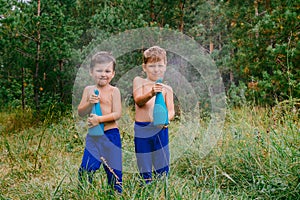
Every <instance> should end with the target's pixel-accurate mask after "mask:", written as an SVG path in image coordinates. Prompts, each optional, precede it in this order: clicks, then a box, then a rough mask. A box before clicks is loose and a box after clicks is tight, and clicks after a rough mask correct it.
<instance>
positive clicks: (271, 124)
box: [0, 107, 300, 199]
mask: <svg viewBox="0 0 300 200" xmlns="http://www.w3.org/2000/svg"><path fill="white" fill-rule="evenodd" d="M275 109H276V110H274V109H273V110H272V109H268V108H256V107H242V108H238V109H228V110H227V115H226V122H225V125H224V129H223V135H222V137H221V139H220V140H219V141H218V143H217V145H216V146H214V147H213V149H212V151H210V153H209V154H208V155H206V156H205V157H202V155H201V154H200V153H199V148H200V146H201V144H202V143H201V142H202V141H201V139H199V138H195V139H194V140H193V141H192V142H191V144H190V148H188V149H185V151H184V152H181V154H182V155H181V156H180V157H178V158H176V160H173V161H172V165H171V172H170V176H169V177H168V179H161V180H155V181H154V182H153V183H152V184H150V185H148V186H141V184H140V179H139V177H138V175H137V174H134V173H128V172H125V173H124V176H123V181H124V182H123V187H124V188H123V189H124V192H123V194H122V195H121V196H120V195H116V194H115V193H114V192H112V191H111V189H110V187H109V186H108V185H107V183H106V175H105V173H104V170H103V168H101V170H99V172H97V173H96V177H95V179H94V180H95V181H94V183H93V184H92V185H89V187H87V188H85V189H84V190H80V189H79V188H78V181H77V170H78V167H79V164H80V162H81V156H82V152H83V148H84V134H83V133H78V132H77V131H76V128H75V127H74V123H73V119H72V117H71V116H66V117H65V118H64V119H63V120H62V121H61V123H60V124H51V123H50V124H48V123H45V124H44V125H40V126H30V128H24V127H23V125H22V124H21V123H20V124H21V125H18V126H20V127H21V128H18V129H17V130H16V131H14V130H13V129H7V128H6V127H7V126H8V125H7V124H6V120H5V119H8V118H9V119H10V120H15V118H14V117H13V116H12V115H10V114H9V113H1V117H0V123H1V124H0V125H1V143H0V151H1V154H0V161H1V164H0V181H1V182H0V194H1V196H0V199H114V198H116V199H297V198H299V196H300V192H299V191H300V185H299V182H300V181H299V180H300V176H299V174H300V149H299V146H300V127H299V122H298V121H299V120H298V118H299V112H294V111H291V112H286V111H284V112H283V111H282V112H281V111H279V112H278V109H279V108H275ZM280 109H281V108H280ZM274 113H275V114H274ZM278 113H285V114H284V115H281V114H278ZM205 123H207V122H205V121H201V127H200V129H199V131H200V134H201V133H203V132H204V131H205V129H206V128H207V126H205ZM129 126H132V124H128V126H126V127H121V132H122V135H123V136H124V138H123V146H124V149H132V148H133V138H132V137H129V136H126V133H124V132H126V131H128V130H129V128H130V127H129ZM179 126H180V121H177V122H173V124H172V125H171V127H170V130H171V129H173V132H176V131H175V130H181V129H180V127H179ZM131 128H132V127H131ZM191 128H192V127H186V129H182V130H185V131H184V134H188V133H189V130H190V129H191ZM8 130H9V131H8ZM131 131H132V130H131ZM170 132H171V131H170ZM172 138H175V135H170V139H172ZM175 144H177V143H174V145H175ZM171 156H172V155H171ZM173 157H175V155H173ZM124 160H126V159H124Z"/></svg>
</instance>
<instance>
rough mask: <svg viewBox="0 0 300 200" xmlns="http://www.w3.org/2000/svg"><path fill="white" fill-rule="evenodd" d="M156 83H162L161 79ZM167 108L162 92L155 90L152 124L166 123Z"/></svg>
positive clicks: (167, 120)
mask: <svg viewBox="0 0 300 200" xmlns="http://www.w3.org/2000/svg"><path fill="white" fill-rule="evenodd" d="M156 83H162V79H158V80H157V81H156ZM168 124H169V117H168V109H167V106H166V103H165V100H164V96H163V94H162V92H157V93H156V97H155V104H154V109H153V125H154V126H158V125H168Z"/></svg>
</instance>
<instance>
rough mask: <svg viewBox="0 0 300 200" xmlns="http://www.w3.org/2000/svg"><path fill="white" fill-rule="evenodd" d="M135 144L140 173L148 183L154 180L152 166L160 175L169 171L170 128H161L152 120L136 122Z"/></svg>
mask: <svg viewBox="0 0 300 200" xmlns="http://www.w3.org/2000/svg"><path fill="white" fill-rule="evenodd" d="M134 132H135V135H134V144H135V153H136V158H137V165H138V169H139V172H140V175H141V176H142V177H143V179H144V180H145V181H146V183H149V182H151V180H152V166H153V167H154V173H155V174H156V175H158V176H161V175H163V174H166V175H167V174H168V172H169V162H170V153H169V134H168V128H159V127H156V126H154V125H153V124H152V123H150V122H135V125H134Z"/></svg>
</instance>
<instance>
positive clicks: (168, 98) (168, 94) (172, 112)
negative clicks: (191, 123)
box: [166, 87, 175, 120]
mask: <svg viewBox="0 0 300 200" xmlns="http://www.w3.org/2000/svg"><path fill="white" fill-rule="evenodd" d="M166 106H167V108H168V117H169V120H172V119H173V118H174V116H175V109H174V98H173V90H172V88H171V87H167V92H166Z"/></svg>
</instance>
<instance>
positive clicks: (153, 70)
mask: <svg viewBox="0 0 300 200" xmlns="http://www.w3.org/2000/svg"><path fill="white" fill-rule="evenodd" d="M143 70H144V72H146V74H147V78H148V79H149V80H151V81H157V80H158V79H160V78H163V77H164V74H165V72H166V64H165V63H164V61H163V60H161V61H157V62H148V63H147V64H144V65H143Z"/></svg>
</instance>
